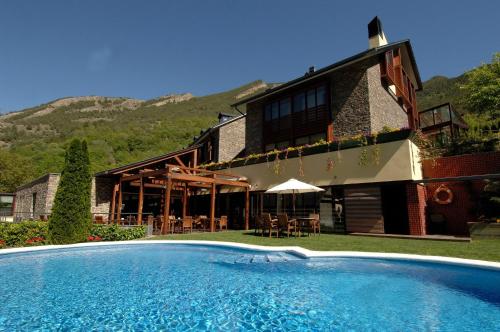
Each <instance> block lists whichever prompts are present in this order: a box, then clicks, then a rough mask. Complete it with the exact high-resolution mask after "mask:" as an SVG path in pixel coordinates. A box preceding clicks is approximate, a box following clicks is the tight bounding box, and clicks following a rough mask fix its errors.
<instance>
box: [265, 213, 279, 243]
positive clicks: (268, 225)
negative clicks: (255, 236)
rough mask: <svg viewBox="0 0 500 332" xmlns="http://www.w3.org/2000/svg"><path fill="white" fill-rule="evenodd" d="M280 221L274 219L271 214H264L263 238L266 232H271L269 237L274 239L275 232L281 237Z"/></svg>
mask: <svg viewBox="0 0 500 332" xmlns="http://www.w3.org/2000/svg"><path fill="white" fill-rule="evenodd" d="M277 222H278V219H272V218H271V214H270V213H263V214H262V224H263V228H262V236H264V230H268V231H269V237H272V234H273V232H275V233H276V237H278V235H279V228H278V223H277Z"/></svg>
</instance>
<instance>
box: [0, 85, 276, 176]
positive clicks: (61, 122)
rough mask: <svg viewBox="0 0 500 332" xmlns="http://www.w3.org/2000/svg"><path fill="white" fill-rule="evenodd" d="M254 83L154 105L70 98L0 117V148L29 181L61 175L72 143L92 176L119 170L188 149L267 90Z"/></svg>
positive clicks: (162, 99) (167, 97) (168, 97)
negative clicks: (80, 142)
mask: <svg viewBox="0 0 500 332" xmlns="http://www.w3.org/2000/svg"><path fill="white" fill-rule="evenodd" d="M271 86H272V85H269V84H267V83H265V82H263V81H256V82H252V83H249V84H246V85H244V86H241V87H238V88H236V89H232V90H229V91H225V92H222V93H217V94H212V95H207V96H202V97H195V96H193V95H192V94H190V93H185V94H177V95H165V96H161V97H158V98H155V99H152V100H139V99H132V98H126V97H123V98H116V97H100V96H85V97H69V98H62V99H58V100H55V101H52V102H49V103H46V104H43V105H39V106H36V107H33V108H28V109H25V110H22V111H19V112H14V113H9V114H5V115H1V116H0V148H4V149H3V150H4V151H5V150H9V151H10V152H11V153H14V154H16V155H18V156H21V157H23V158H25V159H26V160H29V161H31V163H32V166H33V168H34V170H33V172H32V175H31V176H30V177H36V176H40V175H42V174H44V173H47V172H59V171H60V170H61V168H62V165H63V162H64V151H65V147H66V146H67V145H68V143H69V142H70V140H71V139H72V138H74V137H78V138H85V139H86V140H87V142H88V145H89V151H90V155H91V160H92V168H93V171H100V170H103V169H107V168H111V167H115V166H119V165H123V164H126V163H130V162H133V161H137V160H141V159H145V158H148V157H152V156H156V155H159V154H163V153H166V152H169V151H172V150H176V149H179V148H182V147H185V146H186V145H188V144H189V143H190V142H191V141H192V139H193V137H194V136H196V135H198V134H199V133H200V131H201V130H202V129H206V128H207V127H210V126H212V125H214V124H215V123H216V122H217V115H218V113H219V112H224V113H230V114H238V113H237V112H236V111H235V110H233V109H231V108H230V106H229V105H230V104H232V103H234V102H235V101H236V100H237V99H240V98H243V96H248V95H251V94H254V93H258V92H261V91H263V90H265V89H268V88H269V87H271Z"/></svg>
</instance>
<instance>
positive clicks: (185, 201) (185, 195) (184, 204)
mask: <svg viewBox="0 0 500 332" xmlns="http://www.w3.org/2000/svg"><path fill="white" fill-rule="evenodd" d="M182 194H183V195H182V218H185V217H186V211H187V204H188V187H187V184H186V186H185V187H184V191H183V193H182Z"/></svg>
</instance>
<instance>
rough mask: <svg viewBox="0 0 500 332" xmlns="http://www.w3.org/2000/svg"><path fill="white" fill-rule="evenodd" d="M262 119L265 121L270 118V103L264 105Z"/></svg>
mask: <svg viewBox="0 0 500 332" xmlns="http://www.w3.org/2000/svg"><path fill="white" fill-rule="evenodd" d="M264 119H265V120H266V121H269V120H271V105H270V104H268V105H266V107H265V108H264Z"/></svg>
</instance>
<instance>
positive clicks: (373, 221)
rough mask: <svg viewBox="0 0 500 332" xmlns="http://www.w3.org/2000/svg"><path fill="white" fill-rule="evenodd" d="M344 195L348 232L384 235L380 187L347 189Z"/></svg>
mask: <svg viewBox="0 0 500 332" xmlns="http://www.w3.org/2000/svg"><path fill="white" fill-rule="evenodd" d="M344 195H345V220H346V227H347V231H348V232H351V233H353V232H358V233H384V217H383V215H382V201H381V195H380V188H379V187H378V186H366V187H353V188H346V189H345V191H344Z"/></svg>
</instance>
